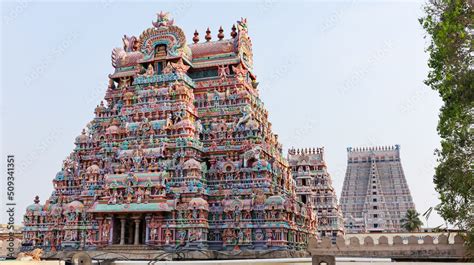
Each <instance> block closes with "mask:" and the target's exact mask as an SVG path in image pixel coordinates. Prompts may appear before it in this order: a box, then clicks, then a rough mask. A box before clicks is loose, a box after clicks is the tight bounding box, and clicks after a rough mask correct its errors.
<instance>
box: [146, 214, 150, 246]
mask: <svg viewBox="0 0 474 265" xmlns="http://www.w3.org/2000/svg"><path fill="white" fill-rule="evenodd" d="M145 222H146V225H145V244H147V245H148V242H149V241H150V216H147V217H145Z"/></svg>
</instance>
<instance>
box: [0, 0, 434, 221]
mask: <svg viewBox="0 0 474 265" xmlns="http://www.w3.org/2000/svg"><path fill="white" fill-rule="evenodd" d="M161 10H163V11H168V12H170V13H171V15H172V16H173V17H174V19H175V23H176V24H177V25H178V26H180V27H181V28H182V29H183V30H184V31H185V33H186V37H187V39H188V42H191V38H192V34H193V32H194V30H195V29H197V30H198V31H199V32H200V33H201V36H203V35H204V32H205V30H206V29H207V27H210V29H211V31H212V35H213V38H214V39H215V38H216V35H217V29H218V28H219V26H221V25H222V26H223V28H224V30H225V32H224V33H225V34H226V36H228V34H229V32H230V28H231V26H232V24H233V23H235V21H237V20H239V19H240V18H241V17H246V18H247V19H248V24H249V33H250V36H251V38H252V43H253V52H254V66H255V67H254V69H255V73H256V74H257V77H258V81H259V82H260V86H259V88H260V94H261V98H262V100H263V101H264V102H265V105H266V107H267V109H268V110H269V113H270V121H271V122H272V124H273V130H274V131H275V132H276V133H277V134H279V136H280V141H281V142H282V143H283V146H284V148H285V150H286V149H287V148H290V147H293V146H294V147H318V146H324V147H325V150H326V159H327V163H328V168H329V171H330V173H331V174H332V177H333V183H334V186H335V187H336V190H337V194H338V196H339V195H340V193H341V189H342V183H343V180H344V174H345V168H346V158H347V153H346V148H347V147H349V146H353V147H356V146H373V145H394V144H400V145H401V156H402V163H403V167H404V171H405V175H406V178H407V181H408V184H409V186H410V189H411V192H412V196H413V198H414V201H415V204H416V206H417V210H418V211H419V212H424V211H425V210H426V209H427V208H428V207H430V206H435V205H436V204H437V203H438V199H437V194H436V192H435V191H434V186H433V183H432V176H433V173H434V169H433V168H434V165H435V163H436V159H435V157H434V155H433V150H434V149H435V148H437V147H438V146H439V137H438V136H437V133H436V124H437V119H438V112H439V107H440V106H441V100H440V99H439V97H438V95H437V93H435V92H434V91H431V90H430V89H429V88H427V87H426V86H425V85H424V84H423V80H424V78H425V77H426V74H427V71H428V68H427V66H426V60H427V58H428V56H427V54H425V53H424V49H425V47H426V40H425V39H424V38H423V36H424V32H423V30H422V29H421V27H420V26H419V24H418V21H417V19H418V18H419V17H420V16H422V14H423V13H422V2H382V3H381V2H370V1H369V2H367V1H347V2H344V1H338V2H329V1H328V2H279V1H273V0H267V1H263V2H251V1H247V2H242V3H235V2H225V3H222V2H221V3H219V2H192V1H187V0H178V1H175V2H173V3H171V2H142V3H131V2H119V1H113V0H104V1H96V2H74V3H68V4H64V3H61V2H31V1H12V2H3V3H2V5H1V16H2V38H1V58H2V60H1V63H2V64H1V71H0V72H1V88H2V89H1V94H0V95H1V101H0V104H1V112H0V113H1V124H0V125H1V131H0V134H1V138H2V142H1V151H2V161H4V160H6V159H4V158H5V157H6V155H7V154H14V155H15V156H16V166H17V172H16V192H17V194H16V196H17V199H16V201H17V204H18V206H17V216H16V218H17V222H18V223H19V222H20V218H21V215H22V214H23V210H24V209H25V207H26V206H27V205H28V204H30V203H32V201H33V197H34V196H35V195H36V194H38V195H39V196H40V198H41V199H42V201H43V202H44V200H45V199H46V198H47V197H48V196H49V194H50V193H51V191H52V190H53V187H52V179H53V178H54V176H55V174H56V172H57V171H59V170H60V169H61V164H62V161H63V159H64V158H65V157H66V156H67V155H68V154H69V153H70V152H71V151H72V150H73V148H74V144H73V142H74V138H75V137H76V136H77V135H79V134H80V132H81V130H82V128H84V127H85V125H86V124H87V123H88V122H89V121H90V120H91V119H92V118H93V115H94V114H93V111H94V107H95V106H96V105H97V104H98V103H99V102H100V100H101V99H102V98H103V96H104V94H105V90H106V88H107V80H108V78H107V75H108V74H110V73H111V72H112V71H113V68H112V66H111V64H110V54H111V51H112V49H113V48H114V47H120V46H121V45H122V41H121V38H122V36H123V35H124V34H127V35H135V36H138V35H140V33H141V32H142V31H143V30H145V29H146V28H148V27H151V26H152V25H151V22H152V20H154V19H155V16H156V15H155V14H156V13H157V12H159V11H161ZM4 168H5V162H2V163H0V169H2V172H5V170H4ZM4 179H5V178H3V177H2V180H1V181H2V183H4ZM2 187H4V186H3V185H2ZM1 193H2V202H3V201H4V200H5V197H4V196H5V194H4V190H3V188H2V191H1ZM1 207H4V204H3V203H2V205H1ZM2 212H4V209H2ZM5 221H6V216H5V215H4V214H1V215H0V223H3V222H5ZM442 223H443V221H442V219H441V218H440V217H439V216H437V215H432V216H431V218H430V220H429V225H430V226H435V225H439V224H442Z"/></svg>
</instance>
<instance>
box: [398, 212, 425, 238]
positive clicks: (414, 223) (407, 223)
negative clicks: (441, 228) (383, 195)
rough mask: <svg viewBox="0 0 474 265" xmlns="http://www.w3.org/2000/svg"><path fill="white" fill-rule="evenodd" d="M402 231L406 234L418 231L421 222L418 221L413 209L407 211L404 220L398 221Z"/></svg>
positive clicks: (418, 215)
mask: <svg viewBox="0 0 474 265" xmlns="http://www.w3.org/2000/svg"><path fill="white" fill-rule="evenodd" d="M400 223H401V226H402V228H403V229H405V230H407V231H408V232H415V231H419V230H420V228H421V226H422V225H423V222H422V221H421V220H420V214H419V213H418V212H417V211H416V210H415V209H408V211H407V213H406V215H405V217H404V218H402V219H401V220H400Z"/></svg>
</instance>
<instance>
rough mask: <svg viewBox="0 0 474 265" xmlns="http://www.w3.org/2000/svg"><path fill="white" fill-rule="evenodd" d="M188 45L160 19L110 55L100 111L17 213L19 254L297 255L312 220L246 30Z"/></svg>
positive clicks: (238, 27)
mask: <svg viewBox="0 0 474 265" xmlns="http://www.w3.org/2000/svg"><path fill="white" fill-rule="evenodd" d="M192 40H193V43H192V44H187V43H186V37H185V34H184V32H183V31H182V30H181V28H179V27H178V26H175V25H174V24H173V20H171V19H170V18H169V16H168V14H166V13H160V14H158V18H157V20H156V21H155V22H153V27H151V28H148V29H146V30H145V31H143V33H141V35H140V36H139V37H134V36H132V37H128V36H124V38H123V48H115V49H113V51H112V65H113V67H114V69H115V71H114V73H113V74H110V75H109V86H108V89H107V92H106V95H105V98H104V102H101V103H100V105H98V106H97V108H96V109H95V118H94V119H93V120H92V121H91V122H90V123H89V124H88V126H87V128H86V129H84V131H82V133H81V134H80V135H79V136H78V137H77V138H76V141H75V144H76V147H75V149H74V151H73V152H72V153H71V154H70V155H69V157H67V159H66V160H65V161H64V163H63V168H62V169H61V171H59V172H58V173H57V175H56V177H55V178H54V180H53V183H54V191H53V193H52V195H51V197H50V198H49V199H47V200H46V202H45V203H44V205H42V204H40V202H39V200H38V199H36V200H35V203H34V204H33V205H31V206H29V207H28V208H27V211H26V214H25V216H24V225H25V230H24V231H25V232H24V241H25V246H27V245H28V244H29V245H33V244H34V245H35V246H36V247H44V248H45V249H77V248H85V249H87V248H103V247H105V248H107V247H108V246H112V245H114V246H116V245H119V246H120V245H124V247H126V246H125V245H147V246H153V247H154V249H163V250H173V249H176V248H177V247H180V246H186V247H187V248H188V249H189V248H194V249H200V250H236V249H251V250H259V249H294V250H299V249H303V248H305V246H306V244H307V240H308V237H309V236H311V235H313V236H314V235H315V234H316V229H317V219H316V214H315V212H314V211H313V208H312V207H309V206H308V205H306V204H303V203H301V202H299V201H298V200H297V196H296V193H295V191H296V190H295V189H296V184H295V181H294V180H293V178H292V176H291V170H290V168H289V165H288V162H287V160H286V159H285V158H284V157H283V155H282V146H281V144H280V143H279V142H278V137H277V135H276V134H274V133H273V132H272V127H271V123H270V122H269V121H268V112H267V110H266V109H265V107H264V105H263V102H262V101H261V100H260V98H259V93H258V88H257V86H258V82H257V81H256V76H255V74H254V72H253V62H252V58H253V56H252V43H251V41H250V38H249V36H248V31H247V22H246V20H245V19H242V20H241V21H238V22H237V24H236V25H234V26H233V27H232V29H231V32H230V38H228V39H226V38H225V37H224V30H223V29H222V28H220V29H219V31H218V34H217V40H215V41H212V36H211V32H210V30H209V29H208V30H207V31H206V34H205V36H204V41H203V42H200V36H199V34H198V32H197V31H196V32H195V33H194V37H193V38H192Z"/></svg>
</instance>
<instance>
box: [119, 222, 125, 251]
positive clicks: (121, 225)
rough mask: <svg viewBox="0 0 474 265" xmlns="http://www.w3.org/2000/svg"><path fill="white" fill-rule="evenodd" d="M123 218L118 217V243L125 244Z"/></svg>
mask: <svg viewBox="0 0 474 265" xmlns="http://www.w3.org/2000/svg"><path fill="white" fill-rule="evenodd" d="M125 221H126V220H125V218H124V217H121V218H120V245H125Z"/></svg>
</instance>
